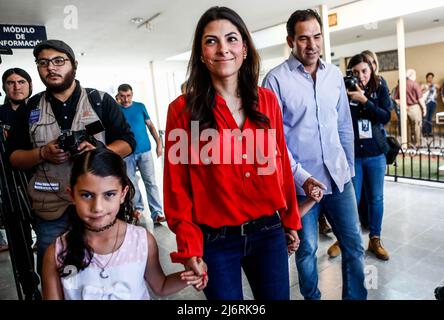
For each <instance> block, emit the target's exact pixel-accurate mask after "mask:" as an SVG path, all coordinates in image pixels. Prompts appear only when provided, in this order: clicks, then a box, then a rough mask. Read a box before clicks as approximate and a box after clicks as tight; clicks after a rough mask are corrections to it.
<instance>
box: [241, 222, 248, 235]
mask: <svg viewBox="0 0 444 320" xmlns="http://www.w3.org/2000/svg"><path fill="white" fill-rule="evenodd" d="M250 222H251V221H247V222H245V223H242V224H241V225H240V227H241V236H246V233H245V226H247V225H249V224H250Z"/></svg>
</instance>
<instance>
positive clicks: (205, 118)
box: [185, 6, 270, 130]
mask: <svg viewBox="0 0 444 320" xmlns="http://www.w3.org/2000/svg"><path fill="white" fill-rule="evenodd" d="M215 20H228V21H230V22H231V23H232V24H233V25H234V26H236V28H237V29H238V30H239V33H240V34H241V37H242V41H243V42H244V43H245V45H246V47H247V57H246V59H245V60H244V61H243V63H242V66H241V68H240V70H239V94H240V97H241V98H242V107H243V108H244V110H245V114H246V116H247V117H248V118H249V119H251V120H253V121H254V122H256V123H257V124H258V125H259V126H261V127H269V126H270V119H268V117H267V116H266V115H264V114H263V113H261V112H259V111H258V110H257V103H258V95H257V83H258V79H259V71H260V62H259V54H258V53H257V50H256V48H255V46H254V44H253V40H252V38H251V35H250V33H249V32H248V29H247V26H246V25H245V23H244V22H243V20H242V18H241V17H240V16H239V15H238V14H237V13H236V12H234V11H233V10H232V9H229V8H226V7H217V6H216V7H211V8H210V9H208V10H207V11H206V12H205V13H204V14H203V15H202V16H201V17H200V19H199V22H198V23H197V26H196V31H195V32H194V40H193V47H192V51H191V58H190V62H189V63H188V74H189V78H188V80H187V86H186V93H185V98H186V102H187V108H188V110H189V111H190V114H191V121H199V129H200V130H203V129H206V128H216V127H217V125H216V120H215V117H214V114H213V108H214V107H215V104H216V91H215V90H214V87H213V85H212V81H211V76H210V72H209V71H208V69H207V67H206V65H205V64H204V63H203V62H202V61H201V57H202V37H203V33H204V29H205V27H206V26H207V25H208V24H209V23H210V22H212V21H215Z"/></svg>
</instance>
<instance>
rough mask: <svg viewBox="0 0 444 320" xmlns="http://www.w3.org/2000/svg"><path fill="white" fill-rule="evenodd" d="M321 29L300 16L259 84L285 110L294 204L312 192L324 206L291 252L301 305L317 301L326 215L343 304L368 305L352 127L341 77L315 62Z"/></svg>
mask: <svg viewBox="0 0 444 320" xmlns="http://www.w3.org/2000/svg"><path fill="white" fill-rule="evenodd" d="M321 26H322V22H321V18H320V17H319V14H318V13H317V12H316V11H314V10H297V11H295V12H294V13H293V14H292V15H291V16H290V18H289V19H288V21H287V44H288V46H289V47H290V48H291V49H292V52H291V54H290V56H289V58H288V59H287V60H286V61H285V62H283V63H282V64H280V65H279V66H277V67H275V68H274V69H272V70H271V71H270V72H269V73H268V74H267V75H266V77H265V79H264V81H263V85H264V86H265V87H267V88H270V89H272V90H273V91H274V92H275V94H276V96H277V98H278V101H279V104H280V107H281V108H282V111H283V118H284V131H285V133H286V139H287V146H288V150H289V154H290V155H291V157H290V159H291V158H293V159H291V160H292V168H296V169H294V170H293V172H294V180H295V182H296V191H297V197H298V202H300V201H303V200H305V199H306V198H307V197H312V196H311V191H312V190H313V188H316V187H319V188H321V189H323V190H324V196H323V198H322V200H321V201H320V202H319V203H317V204H316V205H314V206H313V207H312V208H311V209H310V211H309V212H308V213H307V214H306V215H305V216H304V217H303V218H302V229H301V230H299V236H300V238H301V244H300V248H299V249H298V250H297V252H296V266H297V269H298V276H299V287H300V291H301V294H302V295H303V296H304V298H305V299H320V298H321V292H320V290H319V289H318V269H317V258H316V251H317V248H318V246H317V244H318V217H319V212H320V211H321V208H322V207H323V208H325V212H326V214H327V216H328V219H329V222H330V224H331V226H332V229H333V233H334V234H335V236H336V237H337V238H338V239H339V241H340V246H341V250H342V252H343V256H342V281H343V285H342V297H343V299H366V298H367V290H366V288H365V286H364V248H363V244H362V239H361V232H360V228H359V222H358V210H357V205H356V197H355V192H354V188H353V184H352V181H351V178H352V177H353V176H354V145H353V141H354V136H353V124H352V120H351V115H350V108H349V105H348V99H347V94H346V90H345V85H344V81H343V76H342V74H341V72H340V70H339V69H338V68H337V67H336V66H334V65H332V64H328V63H325V62H324V61H322V60H321V59H320V52H321V47H322V31H321V30H322V28H321Z"/></svg>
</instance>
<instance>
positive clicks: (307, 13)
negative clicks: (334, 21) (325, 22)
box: [287, 9, 322, 37]
mask: <svg viewBox="0 0 444 320" xmlns="http://www.w3.org/2000/svg"><path fill="white" fill-rule="evenodd" d="M311 19H316V20H317V21H318V23H319V26H320V27H321V30H322V20H321V17H320V16H319V14H318V13H317V12H316V11H314V10H312V9H306V10H296V11H295V12H293V14H292V15H291V16H290V18H289V19H288V21H287V35H288V36H289V37H294V29H295V26H296V23H298V22H300V21H308V20H311Z"/></svg>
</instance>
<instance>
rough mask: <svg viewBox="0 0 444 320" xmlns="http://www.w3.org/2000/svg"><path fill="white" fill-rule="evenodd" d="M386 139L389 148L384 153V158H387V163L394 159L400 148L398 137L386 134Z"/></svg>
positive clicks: (392, 161)
mask: <svg viewBox="0 0 444 320" xmlns="http://www.w3.org/2000/svg"><path fill="white" fill-rule="evenodd" d="M386 141H387V144H388V146H389V150H388V151H387V152H386V153H385V158H386V160H387V164H393V163H394V162H395V161H396V157H397V156H398V153H399V150H401V145H400V144H399V142H398V139H396V138H395V137H392V136H387V137H386Z"/></svg>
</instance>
